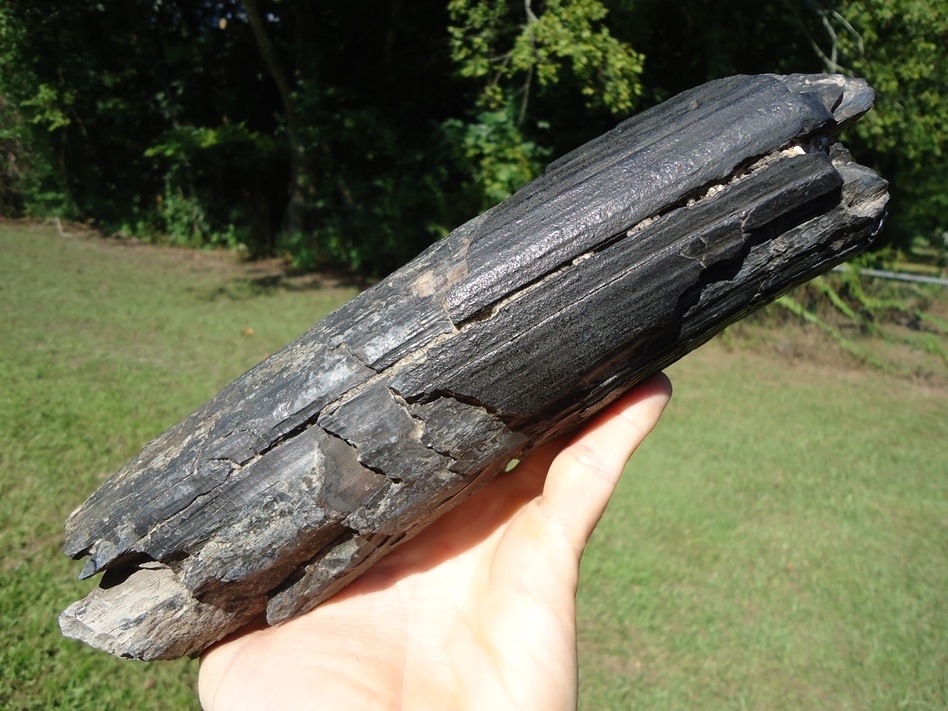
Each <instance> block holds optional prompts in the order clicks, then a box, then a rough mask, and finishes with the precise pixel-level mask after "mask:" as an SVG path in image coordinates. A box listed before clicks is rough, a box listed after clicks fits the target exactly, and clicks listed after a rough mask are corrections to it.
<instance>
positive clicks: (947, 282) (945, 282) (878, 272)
mask: <svg viewBox="0 0 948 711" xmlns="http://www.w3.org/2000/svg"><path fill="white" fill-rule="evenodd" d="M833 271H834V272H851V271H853V268H852V267H849V266H847V265H845V264H840V265H839V266H838V267H836V268H834V269H833ZM855 271H858V272H859V273H860V274H862V275H864V276H871V277H878V278H879V279H893V280H895V281H910V282H914V283H916V284H937V285H938V286H948V279H944V278H942V277H930V276H924V275H922V274H906V273H905V272H889V271H885V270H883V269H857V270H855Z"/></svg>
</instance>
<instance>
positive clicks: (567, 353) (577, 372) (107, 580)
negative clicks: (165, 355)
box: [61, 76, 887, 659]
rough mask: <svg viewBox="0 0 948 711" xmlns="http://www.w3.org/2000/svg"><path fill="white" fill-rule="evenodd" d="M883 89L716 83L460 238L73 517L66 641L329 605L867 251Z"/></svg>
mask: <svg viewBox="0 0 948 711" xmlns="http://www.w3.org/2000/svg"><path fill="white" fill-rule="evenodd" d="M871 102H872V91H871V90H870V89H869V88H868V87H867V86H866V84H865V82H863V81H861V80H856V79H847V78H843V77H838V76H836V77H825V76H789V77H775V76H758V77H748V76H744V77H732V78H730V79H723V80H719V81H716V82H712V83H710V84H707V85H705V86H702V87H699V88H697V89H694V90H691V91H689V92H685V93H684V94H682V95H680V96H678V97H676V98H674V99H671V100H670V101H667V102H665V103H664V104H662V105H660V106H658V107H655V108H654V109H651V110H650V111H647V112H645V113H643V114H641V115H639V116H636V117H633V118H632V119H629V120H628V121H626V122H625V123H623V124H620V125H619V126H618V127H616V128H615V129H614V130H613V131H610V132H609V133H607V134H605V135H604V136H602V137H600V138H599V139H597V140H595V141H592V142H591V143H589V144H587V145H585V146H583V147H581V148H579V149H577V150H576V151H574V152H572V153H570V154H569V155H567V156H565V157H564V158H561V159H560V160H558V161H556V162H555V163H554V164H553V165H551V166H550V167H549V168H548V170H547V172H546V174H545V175H544V176H542V177H541V178H539V179H538V180H536V181H534V182H533V183H531V184H530V185H528V186H526V187H525V188H523V189H522V190H521V191H519V192H518V193H517V194H516V195H514V196H513V197H512V198H510V199H509V200H508V201H506V202H504V203H502V204H501V205H499V206H497V207H495V208H493V209H492V210H490V211H488V212H487V213H485V214H484V215H481V216H480V217H478V218H476V219H474V220H472V221H470V222H468V223H467V224H465V225H463V226H461V227H459V228H458V229H457V230H455V231H454V232H453V233H451V235H449V236H448V237H447V238H445V239H444V240H443V241H441V242H439V243H438V244H436V245H434V246H433V247H431V248H430V249H428V250H427V251H426V252H424V253H423V254H421V255H420V256H419V257H418V258H416V259H415V260H414V261H413V262H411V263H410V264H408V265H407V266H405V267H403V268H402V269H400V270H399V271H397V272H395V273H394V274H392V275H391V276H390V277H389V278H388V279H386V280H384V281H382V282H381V283H379V284H377V285H376V286H374V287H373V288H371V289H369V290H368V291H366V292H364V293H363V294H361V295H360V296H359V297H357V298H356V299H354V300H353V301H351V302H350V303H349V304H347V305H345V306H343V307H342V308H341V309H339V310H338V311H336V312H335V313H333V314H331V315H330V316H328V317H327V318H326V319H324V320H323V321H321V322H320V323H318V324H316V326H314V327H313V329H311V330H310V331H309V332H308V333H306V334H304V335H303V336H301V337H300V338H299V339H298V340H296V341H295V342H294V343H292V344H290V345H289V346H287V347H286V348H285V349H284V350H282V351H281V352H279V353H277V354H275V355H273V356H271V357H270V358H268V359H267V360H265V361H264V362H263V363H261V364H260V365H258V366H256V367H255V368H253V369H252V370H250V371H249V372H248V373H246V374H245V375H243V376H242V377H241V378H239V379H238V380H236V381H235V382H234V383H232V384H231V385H229V386H227V387H226V388H225V389H224V390H222V391H221V392H220V393H219V394H218V395H217V396H216V397H215V398H214V399H213V400H211V401H210V402H209V403H207V404H206V405H205V406H204V407H203V408H201V409H200V410H199V411H198V412H196V413H194V414H193V415H192V416H191V417H189V418H188V419H186V420H184V421H183V422H181V423H179V424H178V425H176V426H175V427H172V428H171V429H170V430H168V431H167V432H165V433H164V434H163V435H161V436H160V437H158V438H157V439H156V440H155V441H153V442H152V443H151V444H149V445H148V446H147V447H146V448H145V450H144V451H143V452H142V453H141V454H140V455H139V456H138V457H137V458H136V459H135V460H133V461H132V462H131V463H129V464H128V465H126V467H125V468H123V469H122V470H121V471H119V472H118V473H117V474H115V475H114V476H113V477H112V478H111V479H109V480H108V481H106V482H105V483H104V484H103V485H102V487H101V488H100V489H99V490H98V491H97V492H95V494H93V496H92V497H91V498H90V499H89V500H88V501H86V503H84V504H83V505H82V506H80V507H79V508H78V509H77V510H76V511H75V512H74V513H73V514H72V515H71V516H70V518H69V520H68V521H67V523H66V553H67V554H68V555H70V556H72V557H74V558H80V557H83V556H88V560H87V562H86V565H85V568H84V569H83V571H82V575H81V577H83V578H86V577H89V576H91V575H94V574H95V573H97V572H99V571H103V570H104V571H105V575H104V577H103V580H102V586H101V587H100V588H98V589H96V590H93V591H92V592H91V593H90V595H89V596H88V597H86V598H85V599H84V600H81V601H79V602H77V603H74V604H73V605H72V606H71V607H70V608H69V609H68V610H66V611H65V612H64V613H63V615H62V617H61V625H62V628H63V631H64V633H65V634H67V635H68V636H71V637H76V638H79V639H82V640H84V641H86V642H88V643H90V644H92V645H94V646H96V647H99V648H102V649H105V650H107V651H109V652H112V653H113V654H117V655H121V656H130V657H137V658H141V659H167V658H173V657H177V656H181V655H185V654H191V655H193V654H197V653H199V652H201V651H202V650H203V649H204V648H206V647H207V646H208V645H210V644H211V643H213V642H214V641H216V640H217V639H220V638H221V637H222V636H224V635H225V634H227V633H229V632H231V631H233V630H235V629H237V628H239V627H241V626H242V625H244V624H245V623H247V622H248V621H249V620H250V619H252V618H254V617H255V616H257V615H259V614H260V613H262V612H266V615H267V619H268V620H269V622H270V623H271V624H276V623H279V622H281V621H284V620H287V619H289V618H291V617H293V616H295V615H299V614H301V613H303V612H305V611H307V610H309V609H311V608H313V607H314V606H316V605H318V604H319V603H320V602H322V601H323V600H326V599H327V598H328V597H330V596H331V595H333V594H334V593H335V592H337V591H338V590H340V589H341V588H342V587H343V586H345V585H346V584H347V583H349V582H350V581H351V580H352V579H353V578H354V577H356V576H357V575H359V574H360V573H361V572H362V571H364V570H365V569H366V568H367V567H368V566H370V565H372V563H373V562H375V561H376V560H378V559H379V558H380V557H381V556H383V555H384V554H385V553H386V552H387V551H389V550H391V549H392V548H393V547H394V546H396V545H398V544H399V543H401V542H402V541H404V540H406V539H408V538H410V537H411V536H413V535H414V534H416V533H417V532H418V531H420V530H421V529H423V528H424V527H425V526H426V525H428V524H429V523H431V522H432V521H434V520H435V519H436V518H437V517H438V516H440V515H441V514H442V513H444V512H445V511H447V510H449V509H450V508H452V507H453V506H455V505H457V504H458V503H459V502H460V501H462V500H463V499H465V498H466V497H467V496H469V495H470V494H471V493H473V492H474V491H475V490H476V489H477V488H478V487H480V486H481V485H483V484H484V483H486V482H487V481H489V480H490V479H491V478H492V477H493V476H494V475H496V474H497V473H499V472H501V471H503V470H504V468H505V467H506V466H507V464H508V462H509V461H510V460H511V459H513V458H520V457H523V456H524V455H525V454H526V453H527V452H529V451H530V450H532V449H534V448H535V447H537V446H539V445H541V444H542V443H543V442H545V441H547V440H549V439H550V438H552V437H555V436H557V435H559V434H562V433H564V432H566V431H568V430H571V429H573V428H575V427H576V426H577V425H579V424H580V423H581V422H583V421H584V420H586V419H587V418H589V417H591V416H592V415H594V414H595V413H596V412H598V411H599V410H601V409H602V408H603V407H605V406H606V405H607V404H608V403H610V402H612V401H613V400H615V399H616V398H617V397H619V395H620V394H622V393H623V392H625V391H627V390H628V389H629V388H631V387H633V386H634V385H635V384H637V383H639V382H641V381H642V380H643V379H644V378H646V377H648V376H649V375H651V374H653V373H655V372H656V371H658V370H660V369H661V368H664V367H665V366H667V365H668V364H670V363H672V362H673V361H675V360H676V359H678V358H679V357H681V356H682V355H684V354H685V353H688V352H689V351H691V350H692V349H694V348H696V347H697V346H699V345H700V344H702V343H704V342H705V341H707V340H708V339H709V338H711V336H713V335H714V334H715V333H717V332H719V331H720V330H721V329H723V328H724V327H725V326H726V325H728V324H730V323H732V322H733V321H735V320H737V319H739V318H741V317H742V316H744V315H746V314H747V313H749V312H750V311H753V310H754V309H756V308H758V307H760V306H762V305H763V304H765V303H767V302H769V301H771V300H772V299H774V298H776V297H777V296H778V295H780V294H781V293H783V292H785V291H786V290H788V289H790V288H791V287H793V286H795V285H797V284H799V283H801V282H803V281H805V280H806V279H809V278H811V277H813V276H815V275H816V274H818V273H821V272H824V271H826V270H828V269H830V268H832V267H833V266H835V265H836V264H838V263H840V262H842V261H843V260H845V259H846V258H848V257H850V256H851V255H853V254H855V253H856V252H858V251H860V250H862V249H864V248H865V247H866V246H867V245H868V244H869V242H870V241H871V239H872V238H873V236H874V235H875V234H876V233H877V231H878V230H879V227H880V224H881V219H882V215H883V213H884V206H885V202H886V199H887V195H886V184H885V182H884V181H883V180H881V179H879V178H878V177H877V176H876V175H875V174H874V173H872V172H871V171H869V170H868V169H866V168H863V167H861V166H859V165H856V164H855V163H853V162H852V161H851V160H850V157H849V155H848V153H847V152H846V151H845V150H844V149H843V148H842V147H840V146H839V145H838V144H835V143H834V137H835V135H836V134H837V133H838V132H839V131H840V130H841V129H842V128H843V127H844V126H846V125H848V124H849V123H851V122H852V121H855V120H856V119H858V117H859V116H861V115H862V114H863V113H864V112H865V111H867V110H868V109H869V106H870V105H871Z"/></svg>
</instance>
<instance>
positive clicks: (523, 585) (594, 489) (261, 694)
mask: <svg viewBox="0 0 948 711" xmlns="http://www.w3.org/2000/svg"><path fill="white" fill-rule="evenodd" d="M670 394H671V387H670V384H669V382H668V380H667V379H666V378H665V377H664V376H657V377H655V378H652V379H651V380H649V381H648V382H647V383H644V384H643V385H641V386H639V387H638V388H637V389H636V390H634V391H633V392H632V393H630V394H628V395H626V396H625V397H623V398H622V399H621V400H619V401H618V402H616V403H615V404H613V405H612V406H611V407H609V408H608V409H607V410H606V411H605V412H604V413H602V414H601V415H599V416H598V417H597V418H596V419H595V420H594V421H593V422H591V423H590V424H589V425H587V426H586V427H585V428H584V429H583V431H582V432H580V433H579V435H577V436H576V437H575V438H574V439H573V440H572V441H570V442H565V441H559V442H553V443H550V444H549V445H547V446H546V447H544V448H543V449H541V450H539V451H537V452H536V453H535V454H534V455H532V456H531V457H530V458H528V459H526V460H524V461H523V462H521V463H520V465H519V466H518V467H516V468H515V469H513V470H512V471H511V472H509V473H507V474H504V475H501V476H500V477H498V478H497V479H495V480H494V481H493V482H491V483H490V484H488V485H487V486H486V487H484V488H483V489H482V490H481V491H479V492H478V493H477V494H475V495H474V496H472V497H471V498H470V499H469V500H468V501H466V502H465V503H463V504H461V505H460V506H459V507H457V508H456V509H454V510H453V511H451V512H450V513H448V514H447V515H445V516H444V517H442V518H441V519H439V520H438V521H437V522H436V523H434V524H433V525H432V526H430V527H429V528H428V529H426V530H425V531H423V532H422V533H421V534H419V535H418V536H417V537H415V538H414V539H412V540H411V541H409V542H407V543H406V544H404V545H403V546H401V547H400V548H398V549H396V550H395V551H394V552H392V553H391V554H390V555H388V556H387V557H386V558H384V559H382V560H381V561H380V562H379V563H378V564H376V565H375V566H374V567H373V568H371V569H370V570H369V571H368V572H366V573H365V574H364V575H363V576H362V577H360V578H359V579H358V580H357V581H355V582H354V583H353V584H352V585H350V586H349V587H348V588H346V589H345V590H344V591H343V592H341V593H340V594H339V595H337V596H336V597H334V598H332V599H331V600H329V601H328V602H326V603H324V604H323V605H321V606H319V607H317V608H316V609H315V610H313V611H311V612H309V613H307V614H305V615H302V616H300V617H298V618H296V619H294V620H291V621H289V622H287V623H285V624H283V625H280V626H278V627H272V628H264V629H256V630H251V631H247V632H243V633H239V634H238V635H236V636H234V637H231V638H229V639H228V640H226V641H224V642H222V643H221V644H218V645H217V646H215V647H213V648H212V649H211V650H209V651H208V652H206V653H205V655H204V657H203V658H202V662H201V673H200V680H199V689H200V695H201V702H202V704H203V705H204V707H205V709H207V710H208V711H225V710H226V711H239V710H240V709H253V710H254V711H261V710H263V709H280V710H281V711H289V710H292V709H345V710H346V711H356V710H359V709H411V710H412V711H415V710H416V709H417V710H423V709H433V710H434V709H437V710H438V711H446V710H450V709H492V710H500V709H517V710H518V711H523V710H524V709H543V711H551V710H552V709H568V708H575V705H576V691H577V667H576V663H577V662H576V617H575V597H576V585H577V581H578V575H579V561H580V558H581V556H582V552H583V549H584V547H585V545H586V542H587V541H588V540H589V536H590V535H591V534H592V531H593V529H594V528H595V526H596V524H597V523H598V521H599V518H600V516H601V515H602V512H603V510H604V509H605V507H606V504H607V503H608V501H609V498H610V497H611V495H612V492H613V491H614V489H615V486H616V483H617V482H618V480H619V476H620V475H621V473H622V469H623V468H624V466H625V463H626V461H627V460H628V458H629V456H630V455H631V454H632V452H633V451H634V450H635V448H636V447H637V446H638V445H639V443H640V442H641V441H642V440H643V439H644V438H645V436H646V435H647V434H648V433H649V432H650V431H651V429H652V428H653V427H654V425H655V423H656V422H657V420H658V417H659V415H660V414H661V412H662V410H663V409H664V407H665V404H666V403H667V401H668V398H669V396H670Z"/></svg>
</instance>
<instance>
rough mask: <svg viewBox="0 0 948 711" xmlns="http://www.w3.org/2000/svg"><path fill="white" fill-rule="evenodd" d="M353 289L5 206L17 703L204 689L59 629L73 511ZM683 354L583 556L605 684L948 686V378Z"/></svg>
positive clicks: (2, 395) (3, 287)
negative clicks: (303, 281) (925, 380)
mask: <svg viewBox="0 0 948 711" xmlns="http://www.w3.org/2000/svg"><path fill="white" fill-rule="evenodd" d="M251 276H252V275H251ZM354 293H355V292H354V291H352V290H343V289H304V288H287V287H284V286H278V287H270V286H267V285H266V281H265V280H261V282H259V283H257V282H254V281H253V280H252V279H248V278H247V272H246V269H244V268H241V267H239V265H236V264H235V263H234V262H233V261H232V260H230V259H229V258H227V257H223V256H220V255H207V254H201V253H193V252H180V251H175V250H161V249H156V248H151V247H131V246H116V245H114V244H106V243H103V242H101V241H98V240H89V239H75V238H74V239H70V238H66V239H63V238H60V237H57V236H56V235H55V234H54V233H52V232H51V231H48V230H43V229H40V228H27V227H19V226H9V225H8V226H0V299H2V303H3V307H2V309H0V708H4V709H6V708H9V709H131V708H134V709H196V708H197V707H198V705H197V701H196V696H195V693H194V682H195V679H196V669H197V667H196V663H195V662H191V661H180V662H173V663H155V664H147V665H146V664H141V663H136V662H128V661H122V660H117V659H113V658H111V657H109V656H108V655H105V654H103V653H101V652H96V651H94V650H91V649H88V648H86V647H84V646H83V645H80V644H79V643H76V642H72V641H69V640H64V639H62V638H61V637H60V635H59V631H58V627H57V624H56V617H57V615H58V614H59V612H60V611H61V610H62V609H63V608H64V607H65V606H66V605H67V604H69V603H70V602H71V601H72V600H74V599H77V598H78V597H80V596H82V595H83V594H85V592H86V591H87V590H88V589H89V587H90V585H89V581H86V582H79V581H77V580H76V575H77V573H78V571H79V568H80V564H79V563H76V562H73V561H69V560H67V559H66V558H65V557H64V556H63V555H62V552H61V545H62V522H63V520H64V519H65V517H66V516H67V515H68V513H69V512H70V511H71V510H72V509H73V508H74V507H75V506H76V505H78V504H79V503H80V502H81V501H82V500H83V499H84V498H85V497H86V496H87V495H88V494H89V493H91V492H92V491H93V490H94V489H95V487H96V486H97V485H98V483H99V482H100V481H101V480H102V479H103V478H104V477H105V476H107V475H108V474H110V473H111V472H112V471H114V470H115V469H117V468H118V467H120V466H121V465H122V464H124V463H125V461H127V460H128V459H129V458H130V457H132V456H133V455H134V454H136V453H137V452H138V450H139V449H140V448H141V447H142V446H143V445H144V444H145V443H146V442H147V441H148V440H149V439H151V438H152V437H154V436H155V435H157V434H159V433H160V432H161V431H162V430H163V429H165V428H166V427H168V426H170V425H171V424H174V423H175V422H177V421H178V420H179V419H181V418H182V417H183V416H185V415H187V414H188V413H189V412H191V411H192V410H193V409H195V408H196V407H197V406H199V405H200V404H202V403H203V402H204V401H205V400H207V399H208V398H209V397H210V396H211V395H213V394H214V393H215V392H216V391H217V389H219V388H220V387H221V386H222V385H224V384H225V383H226V382H228V381H229V380H231V379H232V378H233V377H236V376H237V375H239V374H240V373H241V372H243V371H244V370H246V369H247V368H248V367H250V366H251V365H253V364H254V363H256V362H258V361H259V360H260V359H262V358H263V357H264V356H266V355H267V354H269V353H270V352H272V351H274V350H276V349H278V348H279V347H281V346H282V345H284V344H285V343H287V342H289V341H290V340H292V339H293V338H295V337H296V336H297V335H298V334H299V333H301V332H302V331H304V330H305V329H306V328H308V327H309V326H310V325H311V324H312V323H313V322H315V321H316V320H317V319H318V318H320V317H321V316H323V315H325V314H326V313H328V312H329V311H330V310H331V309H332V308H334V307H335V306H338V305H339V304H341V303H342V302H343V301H344V300H345V299H346V298H349V297H350V296H351V295H353V294H354ZM671 375H672V378H673V380H674V382H675V386H676V393H675V397H674V399H673V401H672V404H671V405H670V407H669V410H668V411H667V414H666V417H665V418H664V420H663V422H662V423H661V424H660V425H659V429H658V430H657V431H656V432H655V433H654V434H653V436H652V438H651V439H650V441H649V442H647V444H646V445H645V447H643V449H642V450H641V451H640V452H639V453H638V454H637V455H636V457H635V459H634V460H633V464H632V465H631V466H630V468H629V470H628V472H627V474H626V477H625V478H624V479H623V481H622V483H621V485H620V489H619V492H618V494H617V496H616V497H615V499H614V501H613V503H612V504H611V505H610V508H609V510H608V512H607V514H606V517H605V519H604V521H603V523H602V525H601V527H600V528H599V530H598V531H597V533H596V535H595V537H594V539H593V542H592V544H591V546H590V548H589V550H588V551H587V554H586V557H585V559H584V564H583V565H584V568H583V576H582V583H581V588H580V600H579V625H580V652H581V657H580V658H581V680H582V683H581V702H582V704H581V705H582V707H583V708H585V709H630V708H648V709H706V708H707V709H730V708H735V709H743V708H748V709H800V708H806V709H945V708H948V612H946V611H948V592H946V591H948V392H946V391H945V390H943V389H941V390H939V389H932V388H929V389H925V388H922V387H919V386H916V385H913V384H912V383H911V382H908V381H906V380H900V379H896V378H893V377H891V376H888V375H884V374H880V373H878V372H875V371H872V370H865V369H856V370H854V369H852V368H843V367H837V368H831V367H817V366H812V365H807V364H806V363H796V364H792V363H789V362H787V361H785V360H781V359H779V358H774V357H769V356H766V355H761V354H755V353H750V352H728V351H727V350H725V349H724V348H723V347H722V346H720V345H715V344H714V343H712V344H710V345H709V346H706V347H705V348H703V349H701V350H699V351H698V352H697V353H695V354H692V355H691V356H689V357H688V358H686V359H685V360H684V361H682V362H681V363H679V364H678V365H676V366H674V367H673V368H672V369H671Z"/></svg>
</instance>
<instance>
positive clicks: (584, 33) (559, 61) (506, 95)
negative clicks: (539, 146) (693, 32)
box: [448, 0, 643, 122]
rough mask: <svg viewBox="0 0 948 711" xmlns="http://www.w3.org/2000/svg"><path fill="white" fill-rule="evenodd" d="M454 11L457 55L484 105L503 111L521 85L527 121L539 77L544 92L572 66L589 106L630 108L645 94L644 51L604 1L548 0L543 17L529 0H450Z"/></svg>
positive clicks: (522, 110) (615, 110) (463, 73)
mask: <svg viewBox="0 0 948 711" xmlns="http://www.w3.org/2000/svg"><path fill="white" fill-rule="evenodd" d="M448 12H449V14H450V17H451V23H452V24H451V25H450V26H449V27H448V32H449V34H450V37H451V54H452V59H453V60H454V62H455V63H456V64H457V66H458V73H459V74H460V75H461V76H463V77H466V78H470V79H476V80H479V81H480V83H482V84H483V86H482V88H481V92H480V95H479V98H478V103H479V105H480V106H481V107H483V108H486V109H489V110H495V111H496V110H498V109H502V108H504V107H505V105H506V104H507V103H508V102H509V99H510V97H511V96H512V95H513V94H514V93H515V92H517V91H518V92H519V94H520V104H521V108H520V117H519V122H522V121H523V119H524V115H525V112H526V107H527V103H528V101H529V98H530V92H531V84H532V81H533V80H534V78H535V80H536V82H537V84H538V85H539V87H540V89H541V90H542V89H543V88H546V87H550V86H553V85H555V84H557V83H558V82H559V81H560V80H561V77H562V74H563V72H564V70H567V69H568V70H570V71H571V73H572V76H573V78H574V80H575V82H576V83H577V85H578V87H579V90H580V94H581V95H582V96H583V97H584V98H585V101H586V104H587V106H593V105H595V104H602V105H603V106H605V107H606V108H608V109H609V111H611V112H612V113H614V114H617V115H618V114H623V113H628V112H629V111H630V110H631V109H632V107H633V106H634V105H635V101H636V98H637V97H638V96H639V95H640V94H641V89H642V87H641V84H640V83H639V75H640V74H641V73H642V62H643V57H642V55H641V54H639V53H637V52H636V51H635V50H634V49H632V47H631V46H630V45H629V44H627V43H625V42H622V41H620V40H618V39H616V38H615V37H614V36H613V35H612V34H611V33H610V31H609V29H608V27H606V26H605V25H604V24H603V20H604V19H605V17H606V15H607V13H608V11H607V9H606V7H605V5H603V4H602V3H601V2H599V0H572V1H570V0H565V1H564V0H547V2H545V3H543V9H542V11H539V10H538V11H537V12H540V14H539V15H538V14H536V12H535V11H534V9H533V7H532V4H531V2H530V1H529V0H528V1H527V2H526V3H524V4H520V3H513V2H505V1H504V0H451V2H449V3H448Z"/></svg>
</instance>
